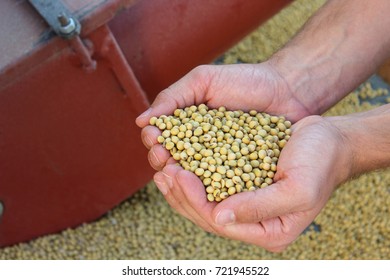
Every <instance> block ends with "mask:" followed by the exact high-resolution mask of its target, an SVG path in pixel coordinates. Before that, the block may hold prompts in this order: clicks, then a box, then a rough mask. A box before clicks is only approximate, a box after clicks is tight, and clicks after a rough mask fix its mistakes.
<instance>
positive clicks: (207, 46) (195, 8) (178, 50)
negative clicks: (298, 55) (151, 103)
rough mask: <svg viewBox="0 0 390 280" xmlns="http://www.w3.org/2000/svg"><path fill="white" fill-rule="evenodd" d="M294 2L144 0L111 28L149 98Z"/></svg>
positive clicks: (114, 20) (112, 22) (274, 0)
mask: <svg viewBox="0 0 390 280" xmlns="http://www.w3.org/2000/svg"><path fill="white" fill-rule="evenodd" d="M290 2H291V0H273V1H269V0H245V1H244V0H224V1H209V0H197V1H192V0H153V1H151V0H149V1H139V2H138V3H136V4H135V5H134V6H132V7H131V8H130V9H128V10H126V11H124V12H123V13H122V14H119V15H118V16H117V17H115V18H114V19H113V20H112V21H111V22H110V23H109V26H110V28H111V30H112V32H113V33H114V36H115V37H116V38H117V41H118V44H119V45H120V47H121V48H122V50H123V53H124V54H125V56H126V59H127V60H128V62H129V64H130V66H131V68H132V69H133V70H134V73H135V74H136V76H137V78H138V80H139V81H140V83H141V85H142V87H143V89H144V90H145V91H146V92H147V94H148V96H149V98H150V100H153V99H154V97H155V96H156V94H157V93H158V92H159V91H161V90H162V89H164V88H166V87H168V86H169V85H170V84H171V83H173V82H174V81H176V80H177V79H179V78H180V77H181V76H183V74H185V73H186V72H188V71H189V70H191V69H192V68H193V67H195V66H197V65H199V64H202V63H209V62H211V61H212V60H213V59H215V58H216V57H218V56H219V55H221V54H222V53H223V52H224V51H225V50H226V49H227V48H229V47H231V46H232V45H233V44H234V43H236V42H237V41H238V40H240V39H241V38H242V37H243V36H244V35H246V34H247V33H248V32H250V31H251V30H253V29H254V28H256V27H257V26H258V25H259V24H260V23H261V22H264V21H265V20H266V19H268V18H269V17H271V16H272V15H273V14H275V13H276V12H278V11H279V10H280V9H281V8H282V7H284V6H286V5H287V4H288V3H290Z"/></svg>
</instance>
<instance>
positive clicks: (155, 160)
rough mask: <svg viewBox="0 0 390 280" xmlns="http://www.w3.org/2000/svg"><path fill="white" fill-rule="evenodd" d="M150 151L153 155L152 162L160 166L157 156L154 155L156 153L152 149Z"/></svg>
mask: <svg viewBox="0 0 390 280" xmlns="http://www.w3.org/2000/svg"><path fill="white" fill-rule="evenodd" d="M151 153H152V156H153V161H154V164H155V165H157V166H161V162H160V160H159V159H158V157H157V155H156V153H155V152H154V150H153V149H152V151H151Z"/></svg>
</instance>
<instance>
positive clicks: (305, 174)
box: [137, 63, 344, 251]
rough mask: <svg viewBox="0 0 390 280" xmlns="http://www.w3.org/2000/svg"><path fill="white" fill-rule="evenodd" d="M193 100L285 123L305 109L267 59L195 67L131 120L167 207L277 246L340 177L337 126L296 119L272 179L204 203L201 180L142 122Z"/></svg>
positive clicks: (208, 226)
mask: <svg viewBox="0 0 390 280" xmlns="http://www.w3.org/2000/svg"><path fill="white" fill-rule="evenodd" d="M200 103H205V104H207V105H208V106H209V107H211V108H216V107H219V106H225V107H226V108H227V109H229V110H236V109H241V110H250V109H256V110H257V111H260V112H267V113H270V114H282V115H285V116H286V117H287V119H290V120H292V121H297V120H300V119H302V118H303V117H305V116H307V115H309V112H308V110H306V109H305V107H304V106H303V105H302V104H301V103H300V102H299V100H297V99H296V98H295V97H294V95H293V94H292V93H291V92H290V91H289V85H288V84H287V83H286V82H285V81H284V80H283V78H282V77H280V76H279V75H278V74H277V71H275V70H274V69H273V68H272V67H271V66H270V65H268V64H267V63H263V64H260V65H230V66H202V67H198V68H196V69H194V70H193V71H191V72H190V73H189V74H187V75H186V76H185V77H183V78H182V79H181V80H179V81H178V82H177V83H175V84H173V85H172V86H171V87H169V88H168V89H166V90H164V91H162V92H161V93H160V94H159V95H158V96H157V97H156V100H155V101H154V102H153V104H152V105H151V108H150V109H149V110H148V111H146V112H145V113H144V114H142V115H141V116H140V117H138V119H137V124H138V125H139V126H140V127H142V128H143V130H142V140H143V142H144V144H145V146H146V147H147V148H148V149H150V151H149V161H150V163H151V165H152V167H153V168H155V169H156V170H157V171H158V172H157V173H156V174H155V176H154V180H155V182H156V185H157V186H158V188H159V189H160V190H161V192H162V193H163V195H164V196H165V198H166V200H167V201H168V203H169V204H170V205H171V206H172V207H173V208H174V209H176V210H177V211H178V212H179V213H180V214H182V215H183V216H185V217H186V218H188V219H190V220H191V221H192V222H194V223H195V224H197V225H199V226H200V227H202V228H203V229H205V230H206V231H209V232H213V233H215V234H217V235H221V236H224V237H227V238H231V239H237V240H242V241H244V242H247V243H252V244H256V245H259V246H261V247H264V248H266V249H268V250H271V251H280V250H282V249H284V248H285V247H286V246H287V245H288V244H290V243H291V242H292V241H293V240H295V238H297V236H298V235H299V234H300V233H301V232H302V231H303V230H304V229H305V228H306V227H307V226H308V225H309V224H310V222H311V221H312V220H313V219H314V217H315V216H316V215H317V214H318V213H319V211H320V210H321V208H322V207H323V206H324V205H325V203H326V201H327V200H328V198H329V196H330V194H331V193H332V191H333V189H334V187H335V186H336V185H337V184H338V183H340V182H341V181H342V179H340V178H341V177H342V176H340V178H339V177H338V176H336V174H339V170H340V168H341V169H342V168H344V166H343V165H340V162H343V161H342V160H340V154H339V153H338V152H339V150H340V147H339V146H338V144H339V142H340V141H341V142H342V137H341V136H340V135H339V134H338V130H337V129H335V128H333V127H332V125H330V124H329V122H328V121H325V120H324V119H322V118H320V117H318V118H317V117H314V118H312V117H309V118H306V119H303V120H302V121H300V122H298V123H297V124H295V125H294V126H293V136H292V137H291V139H290V141H289V143H288V144H287V146H286V147H285V149H284V150H283V152H282V154H281V157H280V160H279V164H278V172H277V173H276V177H275V180H276V183H275V184H273V185H271V186H269V187H267V188H264V189H259V190H257V191H255V192H245V193H240V194H236V195H234V196H232V197H229V198H228V199H227V200H225V201H223V202H221V203H219V204H217V203H210V202H208V201H207V199H206V194H205V190H204V186H203V184H202V182H201V181H200V179H199V178H198V177H197V176H195V175H194V174H193V173H191V172H189V171H184V170H183V169H182V168H181V167H180V166H177V165H175V164H173V163H175V161H174V160H173V158H172V157H171V156H170V154H169V152H168V151H166V150H165V149H164V148H163V147H162V146H161V145H160V144H158V143H157V136H158V135H160V134H161V132H160V131H159V130H158V129H157V128H156V127H152V126H149V125H148V123H149V119H150V117H152V116H160V115H162V114H165V115H168V114H172V113H173V111H174V110H175V109H176V108H184V107H186V106H191V105H193V104H200ZM341 145H342V143H341ZM342 178H344V177H342Z"/></svg>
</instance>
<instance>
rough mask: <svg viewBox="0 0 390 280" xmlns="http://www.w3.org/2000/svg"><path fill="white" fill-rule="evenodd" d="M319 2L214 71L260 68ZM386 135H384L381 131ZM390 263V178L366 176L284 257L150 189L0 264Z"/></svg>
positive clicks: (339, 193)
mask: <svg viewBox="0 0 390 280" xmlns="http://www.w3.org/2000/svg"><path fill="white" fill-rule="evenodd" d="M324 2H325V1H324V0H298V1H295V2H294V3H292V5H290V6H289V7H287V8H286V9H284V10H282V11H281V12H280V13H279V14H278V15H276V16H275V17H273V18H272V19H270V20H269V21H268V22H266V23H265V24H264V25H262V26H261V27H260V28H258V29H257V30H256V31H255V32H253V33H252V34H250V35H249V36H248V37H247V38H245V39H244V40H243V41H241V42H240V43H239V44H237V45H236V46H235V47H233V48H232V49H231V50H229V51H228V52H227V53H226V54H225V55H224V56H223V57H221V58H220V59H219V60H218V63H237V62H247V63H257V62H260V61H264V60H265V59H267V58H268V57H269V56H270V55H271V54H272V53H273V52H274V51H276V50H277V49H278V48H280V47H281V46H282V45H283V44H284V43H286V41H287V40H288V39H289V38H290V37H291V36H293V35H294V33H295V32H296V31H297V30H298V29H299V28H300V27H301V26H302V24H303V23H304V22H305V21H306V19H307V18H308V17H309V16H310V15H311V14H312V13H313V12H314V11H315V10H316V9H317V8H318V7H320V6H321V5H322V4H323V3H324ZM188 55H191V54H188ZM377 95H382V96H383V95H388V92H387V91H386V90H384V89H383V88H379V89H376V88H375V87H372V86H371V84H370V82H368V83H365V84H364V85H363V86H362V87H360V88H359V89H358V90H357V91H356V92H354V93H351V94H350V95H349V96H347V97H346V98H345V99H343V100H342V101H341V102H340V103H339V104H337V105H336V106H335V107H333V108H332V109H331V110H329V112H328V113H327V115H345V114H348V113H352V112H360V111H365V110H369V109H371V108H373V107H374V105H372V104H371V102H370V100H371V99H373V98H375V96H377ZM384 100H386V99H384ZM387 102H389V101H387ZM375 106H377V105H375ZM384 128H387V126H386V125H385V124H384ZM287 145H288V143H287ZM324 148H326V143H324ZM371 148H375V147H367V149H368V150H367V151H368V152H369V149H371ZM313 164H315V163H313ZM107 187H108V188H109V187H110V186H107ZM0 226H1V224H0ZM389 257H390V170H382V171H376V172H372V173H369V174H365V175H362V176H360V177H359V178H357V179H354V180H351V181H349V182H347V183H345V184H343V185H342V186H340V187H339V188H338V189H337V190H336V191H335V192H334V194H333V196H332V197H331V199H330V200H329V202H328V203H327V205H326V207H325V208H324V209H323V210H322V212H321V213H320V214H319V216H318V217H317V218H316V219H315V221H314V223H313V224H312V225H311V226H310V227H309V228H308V229H307V230H306V231H305V233H303V234H302V235H301V236H300V237H299V238H298V239H297V240H296V241H295V242H294V243H293V244H292V245H291V246H290V247H289V248H287V250H285V251H284V252H282V253H269V252H267V251H265V250H263V249H262V248H259V247H256V246H252V245H247V244H244V243H242V242H239V241H234V240H227V239H224V238H220V237H217V236H214V235H212V234H209V233H207V232H205V231H203V230H201V229H200V228H198V227H197V226H195V225H193V224H192V223H191V222H189V221H187V220H186V219H185V218H183V217H181V216H180V215H178V214H177V213H175V211H173V210H172V209H171V208H170V207H169V205H168V204H167V202H166V201H165V200H164V197H163V196H162V195H161V193H160V192H159V191H158V190H157V188H156V186H155V185H154V183H153V182H151V183H150V184H148V185H147V186H146V187H145V188H144V189H142V190H140V191H139V192H137V193H136V194H135V195H134V196H132V197H130V198H129V199H128V200H126V201H124V202H123V203H121V204H120V205H119V206H118V207H116V208H115V209H113V210H112V211H110V212H109V213H107V215H105V216H104V217H102V218H101V219H99V220H97V221H95V222H93V223H89V224H85V225H82V226H79V227H77V228H75V229H68V230H65V231H63V232H61V233H58V234H52V235H48V236H44V237H41V238H38V239H36V240H33V241H31V242H26V243H21V244H18V245H15V246H12V247H7V248H2V249H0V259H389ZM315 277H316V276H315V275H313V278H315Z"/></svg>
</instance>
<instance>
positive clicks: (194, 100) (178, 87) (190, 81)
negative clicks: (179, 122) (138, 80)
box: [136, 66, 212, 127]
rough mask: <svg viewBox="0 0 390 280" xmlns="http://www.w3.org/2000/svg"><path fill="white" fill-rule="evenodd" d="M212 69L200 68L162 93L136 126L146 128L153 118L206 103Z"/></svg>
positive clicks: (209, 67)
mask: <svg viewBox="0 0 390 280" xmlns="http://www.w3.org/2000/svg"><path fill="white" fill-rule="evenodd" d="M211 69H212V66H198V67H197V68H195V69H194V70H192V71H191V72H190V73H188V74H187V75H186V76H184V77H183V78H181V79H180V80H179V81H177V82H176V83H174V84H173V85H171V86H170V87H169V88H167V89H165V90H163V91H162V92H160V93H159V94H158V95H157V97H156V99H155V100H154V102H153V104H152V105H151V106H150V108H149V109H148V110H146V111H145V112H144V113H142V114H141V115H140V116H139V117H138V118H137V119H136V124H137V125H138V126H139V127H145V126H146V125H148V124H149V119H150V118H151V117H153V116H161V115H169V114H172V113H173V111H174V110H175V109H177V108H184V107H186V106H191V105H194V104H200V103H202V102H206V100H204V96H205V95H206V93H207V86H208V84H209V82H210V79H211V78H210V77H211V71H210V70H211Z"/></svg>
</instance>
